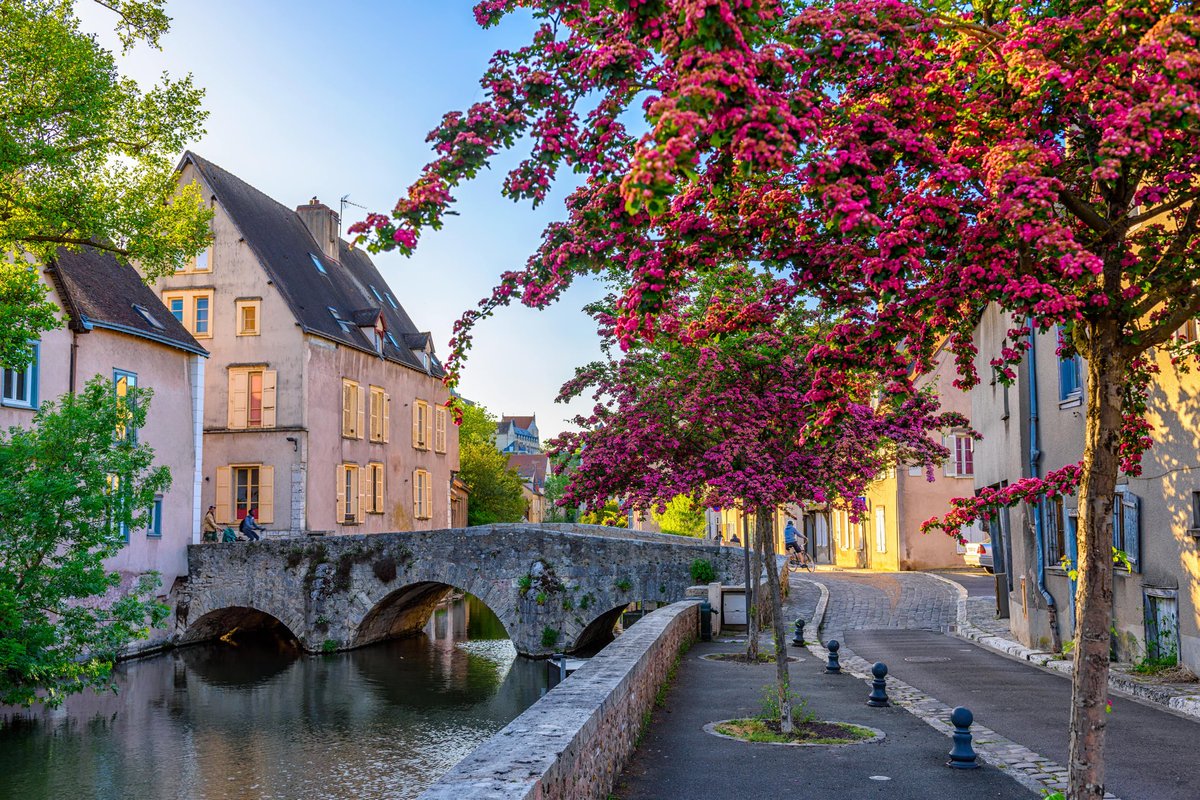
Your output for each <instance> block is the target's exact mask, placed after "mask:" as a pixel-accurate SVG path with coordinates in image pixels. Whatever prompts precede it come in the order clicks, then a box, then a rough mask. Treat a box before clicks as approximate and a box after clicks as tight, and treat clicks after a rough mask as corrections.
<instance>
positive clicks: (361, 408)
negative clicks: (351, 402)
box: [354, 386, 367, 439]
mask: <svg viewBox="0 0 1200 800" xmlns="http://www.w3.org/2000/svg"><path fill="white" fill-rule="evenodd" d="M354 393H355V394H356V395H357V396H358V426H357V427H356V428H355V429H354V438H355V439H361V438H363V434H364V431H365V429H366V427H367V426H366V422H367V409H366V403H367V397H366V392H364V391H363V389H362V387H361V386H356V387H354Z"/></svg>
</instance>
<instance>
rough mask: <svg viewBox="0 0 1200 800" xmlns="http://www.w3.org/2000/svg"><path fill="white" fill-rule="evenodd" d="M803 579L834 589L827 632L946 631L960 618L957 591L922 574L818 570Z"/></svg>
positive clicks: (830, 601) (826, 623)
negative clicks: (876, 630) (957, 615)
mask: <svg viewBox="0 0 1200 800" xmlns="http://www.w3.org/2000/svg"><path fill="white" fill-rule="evenodd" d="M798 577H800V578H801V579H808V580H814V581H817V582H819V583H823V584H825V585H826V587H828V588H829V607H828V608H827V609H826V611H825V624H824V626H823V627H822V630H823V631H825V634H830V633H838V632H841V631H848V630H871V629H883V628H900V629H903V630H929V631H941V630H946V629H947V628H949V627H950V626H951V625H953V624H954V622H955V619H956V614H957V602H958V593H957V592H956V591H955V589H954V587H953V586H950V585H948V584H946V582H945V581H940V580H938V579H937V578H934V577H932V576H930V575H925V574H922V573H919V572H899V573H880V572H816V573H813V574H811V575H809V574H805V575H801V576H798ZM824 638H828V636H827V635H826V636H824Z"/></svg>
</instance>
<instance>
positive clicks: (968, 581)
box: [937, 568, 996, 597]
mask: <svg viewBox="0 0 1200 800" xmlns="http://www.w3.org/2000/svg"><path fill="white" fill-rule="evenodd" d="M937 574H938V575H941V576H942V577H944V578H949V579H950V580H952V581H954V582H955V583H960V584H962V586H963V587H964V588H965V589H966V590H967V594H968V595H969V596H971V597H995V596H996V576H995V575H989V574H988V573H986V572H984V571H983V570H982V569H972V568H964V569H940V570H938V571H937Z"/></svg>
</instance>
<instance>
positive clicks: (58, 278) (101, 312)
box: [46, 247, 208, 356]
mask: <svg viewBox="0 0 1200 800" xmlns="http://www.w3.org/2000/svg"><path fill="white" fill-rule="evenodd" d="M46 272H47V274H49V275H50V278H51V280H53V282H54V285H55V288H57V289H58V292H59V294H60V295H61V296H62V298H63V302H64V304H65V305H66V309H65V310H66V312H67V315H68V317H70V324H71V326H72V327H73V328H75V329H76V330H91V329H92V328H103V329H107V330H112V331H118V332H120V333H127V334H129V335H130V336H138V337H141V338H143V339H149V340H150V341H153V342H158V343H159V344H165V345H168V346H169V347H175V348H178V349H180V350H185V351H187V352H189V353H196V354H197V355H202V356H207V355H208V351H207V350H205V349H204V348H203V347H201V346H200V343H199V342H197V341H196V339H195V338H194V337H193V336H192V334H190V333H189V332H188V330H187V328H185V327H183V325H182V324H181V323H180V322H179V320H177V319H175V316H174V315H173V314H172V313H171V312H170V311H168V310H167V307H166V306H164V305H163V304H162V301H161V300H159V299H158V295H156V294H155V293H154V291H153V290H152V289H151V288H150V287H149V286H147V285H146V284H145V283H144V282H143V281H142V276H141V275H139V274H138V273H137V270H135V269H134V268H133V267H131V266H129V265H128V264H126V263H124V262H121V261H119V260H117V257H116V256H114V255H113V254H112V253H109V252H107V251H104V250H97V249H95V248H93V247H84V248H82V249H80V250H67V249H66V248H60V249H59V251H58V253H57V254H56V255H55V257H54V259H53V260H52V261H51V262H50V264H49V265H48V266H47V267H46ZM139 309H140V310H139Z"/></svg>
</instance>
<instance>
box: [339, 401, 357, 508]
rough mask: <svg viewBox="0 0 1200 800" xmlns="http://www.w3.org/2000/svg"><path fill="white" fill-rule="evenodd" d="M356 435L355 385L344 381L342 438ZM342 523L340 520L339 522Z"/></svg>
mask: <svg viewBox="0 0 1200 800" xmlns="http://www.w3.org/2000/svg"><path fill="white" fill-rule="evenodd" d="M353 435H354V384H352V383H350V382H349V381H342V436H346V437H349V436H353ZM338 521H339V522H340V521H341V520H340V519H339V520H338Z"/></svg>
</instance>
